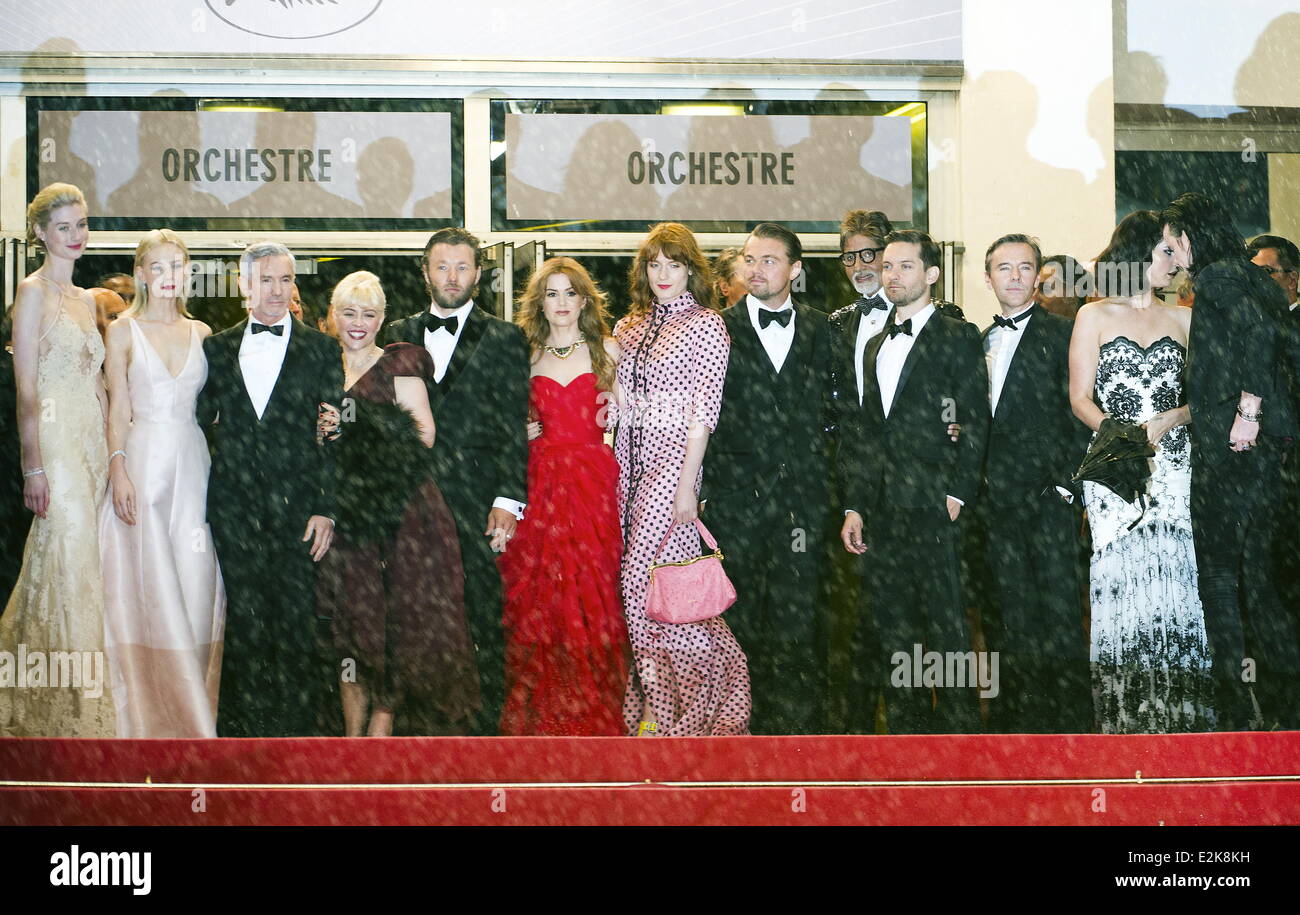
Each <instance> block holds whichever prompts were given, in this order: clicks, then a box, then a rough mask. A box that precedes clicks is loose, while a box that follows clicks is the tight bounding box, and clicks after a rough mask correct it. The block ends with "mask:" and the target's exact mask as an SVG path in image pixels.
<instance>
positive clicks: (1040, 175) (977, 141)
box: [955, 0, 1115, 327]
mask: <svg viewBox="0 0 1300 915" xmlns="http://www.w3.org/2000/svg"><path fill="white" fill-rule="evenodd" d="M964 12H965V15H964V16H963V21H964V27H965V34H964V39H963V40H964V51H965V55H966V79H965V81H964V82H963V85H962V89H961V104H960V117H959V128H960V135H959V137H958V138H957V143H958V155H957V157H956V160H955V161H956V168H957V170H958V172H959V183H960V204H959V209H958V216H957V220H958V223H959V228H958V231H957V232H956V233H955V234H956V237H958V238H960V239H961V240H962V241H963V242H964V243H965V245H966V256H965V260H964V270H963V277H962V292H963V294H962V300H961V301H960V302H959V304H960V305H961V306H962V307H963V308H964V309H965V310H966V314H967V316H968V317H969V318H970V319H971V320H973V321H974V322H975V323H976V324H978V325H980V326H981V327H984V326H987V325H988V324H989V323H990V321H991V318H992V315H993V313H994V311H995V310H996V307H997V306H996V302H995V301H994V300H993V297H992V294H991V293H990V292H989V291H988V290H987V289H986V288H985V287H984V249H985V248H986V247H987V246H988V244H989V243H990V242H991V241H993V240H994V239H995V238H997V237H998V236H999V235H1003V234H1006V233H1008V232H1027V233H1029V234H1031V235H1036V236H1038V238H1039V239H1040V241H1041V242H1042V246H1043V253H1044V254H1049V253H1060V252H1064V253H1067V254H1073V255H1075V256H1077V257H1079V258H1080V259H1081V260H1090V259H1091V258H1092V257H1093V256H1094V255H1096V254H1097V252H1098V251H1100V250H1101V249H1102V248H1103V247H1104V246H1105V243H1106V240H1107V239H1108V238H1109V237H1110V232H1111V229H1113V228H1114V224H1115V139H1114V137H1115V124H1114V91H1113V87H1112V66H1111V59H1112V58H1111V15H1112V13H1111V4H1110V3H1109V2H1108V0H1077V2H1074V3H1068V4H1067V3H1044V2H1042V0H971V2H968V3H967V4H966V7H965V11H964ZM1053 36H1056V37H1053ZM1061 36H1069V37H1068V39H1067V40H1058V38H1059V37H1061Z"/></svg>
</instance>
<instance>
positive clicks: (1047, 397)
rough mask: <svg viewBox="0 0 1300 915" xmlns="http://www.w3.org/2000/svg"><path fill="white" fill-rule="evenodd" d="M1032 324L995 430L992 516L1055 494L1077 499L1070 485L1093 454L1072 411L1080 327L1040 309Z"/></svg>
mask: <svg viewBox="0 0 1300 915" xmlns="http://www.w3.org/2000/svg"><path fill="white" fill-rule="evenodd" d="M1026 320H1027V322H1028V323H1026V324H1025V325H1024V328H1023V329H1022V330H1019V331H1017V333H1019V334H1022V337H1021V338H1020V343H1019V345H1018V346H1017V347H1016V352H1015V355H1014V356H1012V358H1011V365H1010V367H1009V368H1008V369H1007V377H1006V381H1005V382H1004V383H1003V385H1002V396H1001V397H1000V398H999V400H998V409H997V412H996V413H995V414H993V417H992V419H991V421H990V425H989V444H988V456H987V459H986V461H985V478H984V496H985V497H986V498H987V499H988V500H989V503H990V505H989V507H990V508H993V507H994V506H996V505H1006V504H1012V503H1021V502H1029V501H1032V500H1034V499H1037V498H1038V497H1040V496H1041V495H1042V494H1043V492H1044V490H1048V489H1051V488H1052V487H1055V486H1061V487H1064V488H1065V489H1068V490H1070V491H1071V492H1074V493H1076V495H1077V494H1078V493H1079V489H1078V486H1077V484H1075V483H1073V482H1071V477H1073V476H1074V472H1075V471H1076V470H1078V469H1079V463H1080V462H1081V461H1082V460H1083V456H1084V454H1085V453H1086V452H1087V450H1088V438H1089V432H1088V427H1087V426H1085V425H1084V424H1083V423H1081V422H1080V421H1079V420H1078V419H1077V418H1076V417H1075V416H1074V413H1073V411H1072V410H1071V408H1070V335H1071V334H1072V333H1073V332H1074V322H1072V321H1070V320H1069V319H1067V318H1063V317H1061V316H1060V315H1055V314H1052V313H1051V312H1048V311H1044V310H1043V309H1042V308H1041V307H1038V306H1035V307H1034V309H1033V313H1032V315H1031V316H1030V317H1029V318H1028V319H1026ZM991 332H992V328H991V327H990V328H989V329H988V330H986V331H984V333H983V335H982V338H981V339H982V340H984V341H987V340H988V336H989V334H990V333H991ZM1049 495H1050V494H1049ZM1076 501H1077V500H1076Z"/></svg>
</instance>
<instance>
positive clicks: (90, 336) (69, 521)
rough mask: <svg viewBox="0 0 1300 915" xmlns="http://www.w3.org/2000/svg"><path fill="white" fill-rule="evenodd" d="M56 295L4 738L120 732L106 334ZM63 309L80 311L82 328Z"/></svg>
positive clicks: (7, 674)
mask: <svg viewBox="0 0 1300 915" xmlns="http://www.w3.org/2000/svg"><path fill="white" fill-rule="evenodd" d="M38 276H39V274H38ZM60 296H61V298H60V301H59V310H58V314H57V315H56V316H55V318H54V320H53V322H52V323H51V324H50V326H49V327H47V328H46V329H45V331H44V332H43V333H42V334H41V341H40V357H39V364H38V367H37V374H36V396H37V400H38V402H39V404H40V407H39V409H40V414H39V418H38V421H39V429H38V436H39V441H40V449H41V463H42V466H43V467H44V468H45V478H46V480H47V481H48V483H49V491H50V504H49V509H48V511H47V512H46V516H45V517H44V518H35V519H34V520H33V521H32V528H31V532H30V533H29V534H28V535H27V544H26V546H25V548H24V549H23V564H22V571H21V572H19V575H18V583H17V584H16V585H15V586H14V590H13V594H12V595H10V598H9V603H8V605H7V606H6V607H5V612H4V616H3V617H0V736H4V737H116V736H117V723H116V715H115V711H114V705H113V696H112V689H111V684H110V673H109V667H108V663H107V657H106V655H105V651H104V642H105V638H104V585H103V579H102V578H101V576H100V565H99V545H98V535H97V532H98V524H97V519H96V508H97V506H98V504H99V499H100V497H101V496H102V495H103V492H104V488H105V484H106V482H107V478H108V449H107V445H106V444H105V440H104V412H103V409H102V408H101V406H100V402H99V399H98V397H97V396H96V382H97V380H98V378H99V371H100V367H101V366H102V365H103V364H104V342H103V340H102V339H101V338H100V336H99V332H98V330H97V329H96V327H95V322H94V317H93V315H91V314H90V308H89V306H88V305H87V304H86V303H85V302H84V301H82V300H81V299H77V298H73V297H71V296H68V295H66V294H63V293H62V291H60ZM69 308H77V309H82V310H84V311H85V312H86V314H87V322H88V323H89V329H86V328H85V327H84V326H83V325H81V324H78V323H77V321H76V319H74V318H73V317H72V315H71V314H70V313H69V311H68V309H69ZM5 653H7V654H8V657H5ZM6 668H7V669H6Z"/></svg>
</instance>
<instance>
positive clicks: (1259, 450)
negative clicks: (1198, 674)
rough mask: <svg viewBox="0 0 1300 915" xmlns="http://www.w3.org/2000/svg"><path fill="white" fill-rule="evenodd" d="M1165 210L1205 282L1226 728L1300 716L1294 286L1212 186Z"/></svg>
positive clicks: (1196, 526) (1197, 392) (1185, 262)
mask: <svg viewBox="0 0 1300 915" xmlns="http://www.w3.org/2000/svg"><path fill="white" fill-rule="evenodd" d="M1161 220H1162V221H1163V223H1164V241H1165V244H1166V245H1168V246H1169V248H1170V249H1171V250H1172V251H1173V252H1174V259H1175V261H1176V262H1177V263H1178V266H1180V267H1182V268H1183V269H1185V270H1188V271H1191V272H1192V273H1193V276H1194V278H1195V283H1196V286H1195V288H1196V305H1195V307H1194V308H1193V309H1192V326H1191V330H1190V332H1189V334H1188V341H1187V370H1186V379H1187V381H1186V384H1185V388H1184V392H1185V394H1186V396H1187V406H1188V408H1189V409H1190V411H1191V414H1192V426H1191V431H1192V535H1193V537H1194V539H1195V542H1196V566H1197V575H1198V577H1199V583H1200V591H1201V603H1202V605H1203V606H1204V608H1205V634H1206V636H1207V638H1208V640H1209V647H1210V654H1211V657H1212V658H1213V665H1214V668H1213V670H1214V680H1215V686H1216V702H1215V711H1216V713H1217V715H1218V720H1219V726H1220V728H1221V729H1223V730H1237V729H1242V728H1247V727H1263V728H1272V727H1276V726H1280V727H1283V728H1295V727H1298V726H1300V702H1297V701H1296V691H1295V684H1296V677H1298V676H1300V635H1297V632H1296V628H1297V627H1296V620H1295V617H1294V614H1293V613H1292V612H1291V611H1289V610H1288V609H1287V608H1285V607H1283V605H1282V602H1281V601H1280V600H1279V599H1278V595H1277V592H1276V589H1275V584H1274V579H1273V569H1272V545H1273V538H1274V535H1275V533H1276V531H1277V529H1278V521H1279V519H1278V517H1277V515H1278V508H1279V507H1280V506H1281V505H1284V504H1285V498H1284V496H1285V486H1286V483H1285V476H1284V473H1285V471H1284V467H1285V465H1286V463H1287V461H1288V460H1289V459H1290V456H1291V454H1292V452H1293V450H1294V449H1293V445H1294V440H1295V438H1296V435H1297V431H1298V429H1297V424H1296V411H1295V402H1294V396H1295V390H1294V388H1293V382H1294V377H1293V372H1294V366H1293V364H1292V363H1293V355H1292V352H1291V349H1292V346H1293V344H1294V336H1293V335H1292V334H1291V332H1290V328H1289V315H1288V313H1287V302H1286V296H1285V295H1284V294H1283V292H1282V290H1281V289H1280V288H1279V286H1278V284H1277V283H1274V282H1273V281H1271V280H1270V279H1269V278H1268V276H1267V275H1266V274H1265V273H1264V271H1262V270H1260V269H1259V268H1258V267H1257V266H1255V265H1254V264H1252V263H1250V261H1249V260H1247V258H1246V246H1245V243H1244V242H1243V240H1242V238H1241V236H1240V234H1238V233H1237V231H1236V229H1235V228H1234V226H1233V225H1232V221H1231V219H1230V218H1229V216H1228V214H1227V213H1226V211H1224V210H1223V209H1222V208H1221V207H1220V206H1219V205H1218V204H1216V203H1214V202H1212V201H1211V200H1209V199H1208V198H1207V197H1205V196H1204V195H1202V194H1196V193H1188V194H1183V195H1182V196H1181V197H1179V198H1178V199H1177V200H1175V201H1174V202H1173V203H1171V204H1170V205H1169V206H1168V207H1166V208H1165V211H1164V212H1163V213H1162V214H1161ZM1252 694H1253V697H1254V702H1252ZM1256 703H1257V704H1258V709H1257V708H1256Z"/></svg>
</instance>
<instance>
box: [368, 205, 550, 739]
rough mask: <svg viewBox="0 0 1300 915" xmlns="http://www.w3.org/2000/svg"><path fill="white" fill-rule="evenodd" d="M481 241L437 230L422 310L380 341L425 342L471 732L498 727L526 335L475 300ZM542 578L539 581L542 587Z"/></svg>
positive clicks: (519, 500) (521, 470) (520, 460)
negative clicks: (472, 663) (467, 652)
mask: <svg viewBox="0 0 1300 915" xmlns="http://www.w3.org/2000/svg"><path fill="white" fill-rule="evenodd" d="M480 265H481V251H480V246H479V240H478V239H477V238H475V237H474V236H473V235H471V234H470V233H469V232H466V231H465V230H464V229H461V228H450V227H449V228H445V229H439V230H438V231H437V232H435V233H434V234H433V236H432V237H430V239H429V242H428V244H426V245H425V248H424V257H423V259H422V264H421V268H420V269H421V271H422V272H423V274H424V279H425V283H426V286H427V288H428V290H429V294H430V297H431V299H432V301H431V302H430V304H429V307H428V309H426V310H424V311H421V312H419V313H417V314H414V315H411V316H410V317H408V318H403V319H401V320H398V321H393V322H392V323H390V324H389V325H388V326H387V327H386V328H385V333H384V336H385V342H386V343H393V342H397V341H401V342H405V343H414V344H417V345H419V346H423V347H424V348H425V349H427V350H428V351H429V355H431V356H432V357H433V365H434V375H433V377H432V378H430V379H426V384H427V387H428V389H429V404H430V406H431V407H432V408H433V417H434V421H435V424H436V426H437V442H436V443H435V444H434V446H433V448H432V449H431V454H432V460H433V468H434V479H435V480H437V482H438V486H439V487H440V488H441V489H442V494H443V497H444V498H445V499H446V500H447V505H448V507H450V508H451V512H452V514H453V515H454V516H455V518H456V529H457V533H458V534H459V536H460V549H461V561H462V563H463V564H464V567H465V613H466V616H467V617H468V620H469V626H470V634H471V635H472V636H473V639H474V645H475V653H476V656H477V661H478V670H479V683H480V687H481V693H482V696H483V707H482V709H481V710H480V713H479V720H478V724H477V726H476V728H475V732H476V733H481V734H493V733H496V730H497V725H498V720H499V718H500V716H501V703H502V699H503V691H504V689H505V684H504V680H505V647H504V639H503V635H502V631H501V576H500V573H499V572H498V571H497V565H496V559H495V556H494V553H497V552H502V551H504V550H505V549H506V548H507V546H508V545H509V542H510V538H511V537H512V536H513V535H514V532H515V525H516V523H517V521H518V519H519V518H522V517H523V511H524V503H525V502H526V501H527V498H528V495H527V492H528V483H527V472H528V442H527V432H526V428H525V427H526V424H527V422H528V372H529V358H528V343H527V342H526V340H525V339H524V334H523V331H522V330H520V329H519V328H518V327H516V326H515V325H513V324H510V323H509V322H506V321H502V320H500V319H499V318H496V317H494V316H493V315H491V314H489V313H488V312H486V311H484V310H483V309H481V308H478V307H476V306H475V305H474V302H473V295H474V290H475V287H476V285H477V284H478V280H479V274H480ZM539 586H540V585H539Z"/></svg>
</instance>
